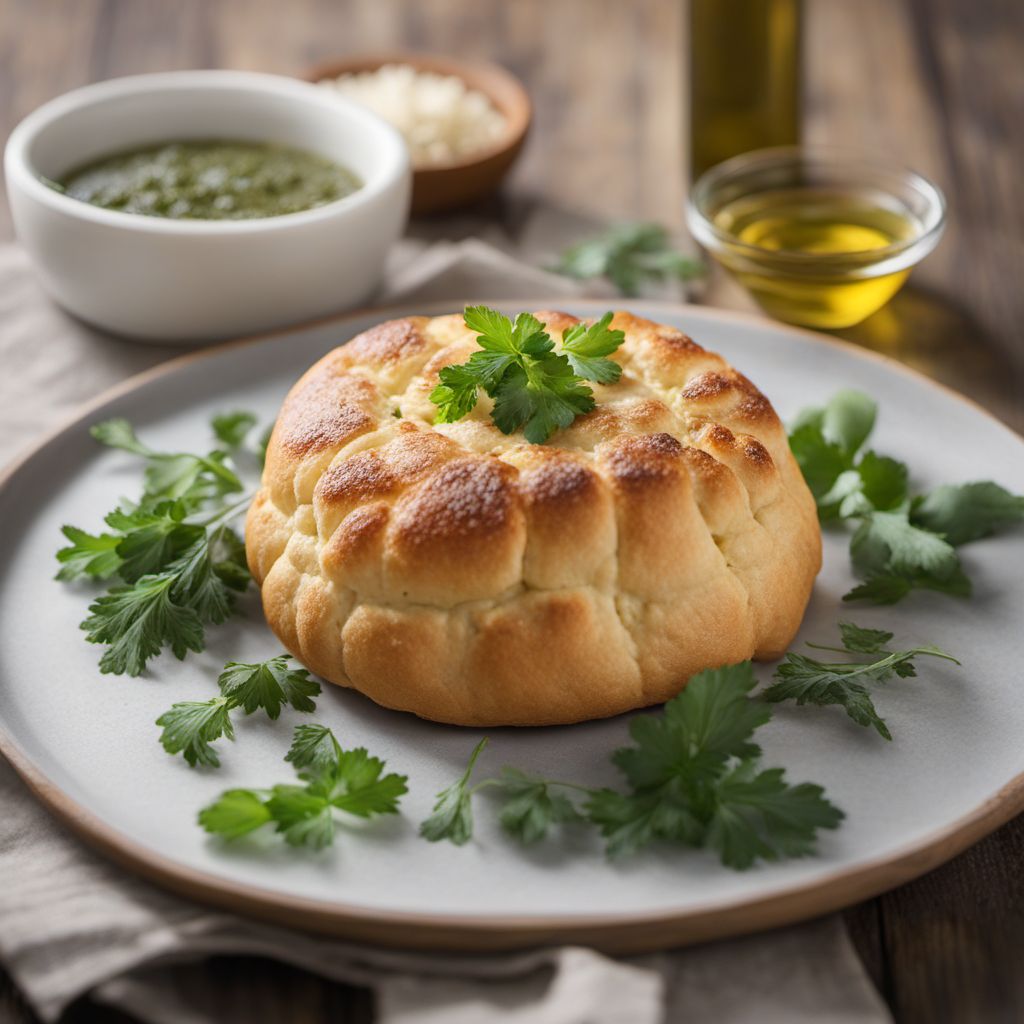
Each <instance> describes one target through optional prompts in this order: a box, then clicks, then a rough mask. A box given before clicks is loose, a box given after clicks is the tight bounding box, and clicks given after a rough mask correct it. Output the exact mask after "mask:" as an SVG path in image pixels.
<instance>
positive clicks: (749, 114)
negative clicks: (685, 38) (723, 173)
mask: <svg viewBox="0 0 1024 1024" xmlns="http://www.w3.org/2000/svg"><path fill="white" fill-rule="evenodd" d="M802 14H803V11H802V0H690V89H689V97H690V171H691V176H692V177H691V180H694V181H695V180H696V179H697V178H698V177H699V176H700V175H701V174H702V173H703V172H704V171H706V170H707V169H708V168H709V167H713V166H714V165H715V164H717V163H721V161H723V160H727V159H728V158H729V157H732V156H736V155H737V154H739V153H745V152H747V151H749V150H752V149H763V148H765V147H768V146H786V145H795V144H797V143H798V142H799V141H800V106H801V103H800V88H801V86H800V79H801V75H800V58H801V34H802V33H801V22H802Z"/></svg>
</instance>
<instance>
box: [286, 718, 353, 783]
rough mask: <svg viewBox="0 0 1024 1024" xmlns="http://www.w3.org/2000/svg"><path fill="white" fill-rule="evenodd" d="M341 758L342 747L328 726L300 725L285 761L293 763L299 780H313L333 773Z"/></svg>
mask: <svg viewBox="0 0 1024 1024" xmlns="http://www.w3.org/2000/svg"><path fill="white" fill-rule="evenodd" d="M340 758H341V747H340V746H339V745H338V741H337V740H336V739H335V738H334V733H333V732H331V730H330V729H328V728H327V726H326V725H298V726H296V727H295V735H294V737H293V739H292V745H291V747H290V748H289V750H288V753H287V754H286V755H285V760H286V761H290V762H291V763H292V767H293V768H294V769H295V770H296V772H298V774H299V778H302V779H307V780H312V779H315V778H318V777H319V776H321V775H323V774H324V773H325V772H333V771H335V769H336V768H337V766H338V761H339V760H340Z"/></svg>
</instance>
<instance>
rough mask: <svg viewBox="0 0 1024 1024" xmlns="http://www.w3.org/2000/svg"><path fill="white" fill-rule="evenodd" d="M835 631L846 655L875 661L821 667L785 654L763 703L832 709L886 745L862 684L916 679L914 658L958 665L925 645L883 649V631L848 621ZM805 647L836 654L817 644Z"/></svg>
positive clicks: (885, 641)
mask: <svg viewBox="0 0 1024 1024" xmlns="http://www.w3.org/2000/svg"><path fill="white" fill-rule="evenodd" d="M839 628H840V635H841V637H842V642H843V648H844V649H845V650H846V651H849V652H850V653H855V654H874V655H877V656H878V657H877V658H876V659H875V660H874V661H848V662H824V661H819V660H817V659H815V658H811V657H808V656H807V655H804V654H796V653H794V652H792V651H790V652H789V653H787V654H786V657H785V659H784V660H783V662H782V664H780V665H779V666H778V668H777V669H776V670H775V674H774V676H773V677H772V678H773V679H774V680H775V682H774V683H773V684H772V685H771V686H769V687H768V689H767V690H765V692H764V694H763V696H764V699H765V700H766V701H768V702H769V703H773V704H774V703H779V702H780V701H784V700H793V701H795V702H796V703H797V704H798V705H803V704H817V705H819V706H827V705H830V704H835V705H838V706H840V707H842V708H843V709H844V710H845V711H846V713H847V715H848V716H849V717H850V718H851V719H853V721H855V722H856V723H857V724H858V725H863V726H869V727H872V728H874V730H875V731H876V732H877V733H878V734H879V735H880V736H881V737H882V738H883V739H887V740H891V739H892V733H891V732H890V731H889V728H888V726H887V725H886V724H885V722H884V720H883V719H882V718H881V716H880V715H879V714H878V712H877V711H876V710H875V705H874V702H873V701H872V699H871V693H870V691H869V690H868V685H869V684H876V683H884V682H886V681H887V680H889V679H891V678H892V677H893V676H894V675H896V676H900V677H902V678H906V677H908V676H913V675H916V674H917V670H916V667H915V665H914V659H915V658H917V657H918V656H920V655H928V656H930V657H935V658H944V659H946V660H947V661H952V662H953V663H954V664H957V665H959V664H960V663H959V662H958V661H957V660H956V658H954V657H952V655H949V654H946V652H945V651H942V650H940V649H939V648H938V647H933V646H931V645H928V644H926V645H922V646H918V647H913V648H911V649H909V650H905V651H890V650H887V649H886V644H888V643H889V642H890V641H891V640H892V638H893V635H892V633H889V632H886V631H884V630H879V629H864V628H862V627H860V626H857V625H856V624H854V623H852V622H843V623H840V627H839ZM809 646H811V647H816V648H817V649H818V650H838V648H831V647H822V646H821V645H820V644H810V645H809Z"/></svg>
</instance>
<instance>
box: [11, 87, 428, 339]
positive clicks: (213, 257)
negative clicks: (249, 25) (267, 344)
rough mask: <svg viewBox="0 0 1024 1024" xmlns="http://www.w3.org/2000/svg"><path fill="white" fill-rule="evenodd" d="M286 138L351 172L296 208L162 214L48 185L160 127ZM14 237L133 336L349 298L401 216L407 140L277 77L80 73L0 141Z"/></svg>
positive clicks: (270, 317) (203, 332)
mask: <svg viewBox="0 0 1024 1024" xmlns="http://www.w3.org/2000/svg"><path fill="white" fill-rule="evenodd" d="M200 138H219V139H247V140H253V141H260V142H276V143H281V144H285V145H291V146H296V147H299V148H302V149H307V150H311V151H314V152H317V153H320V154H322V155H323V156H326V157H328V158H330V159H333V160H336V161H337V162H339V163H341V164H343V165H344V166H346V167H348V168H349V169H350V170H352V171H354V172H355V173H356V175H358V177H359V178H360V179H361V180H362V182H363V185H362V188H360V189H359V190H358V191H356V192H354V193H353V194H352V195H350V196H347V197H345V198H344V199H339V200H337V201H336V202H333V203H328V204H326V205H324V206H320V207H317V208H315V209H312V210H306V211H304V212H302V213H290V214H285V215H283V216H280V217H266V218H260V219H253V220H237V221H230V220H228V221H202V220H169V219H164V218H160V217H147V216H142V215H139V214H132V213H121V212H118V211H115V210H105V209H102V208H101V207H97V206H92V205H91V204H89V203H85V202H82V201H80V200H77V199H71V198H69V197H68V196H65V195H62V194H61V193H59V192H57V191H55V190H54V189H52V188H50V187H48V186H47V185H45V184H44V183H43V182H42V181H41V180H40V176H41V175H42V176H45V177H47V178H50V179H53V180H59V179H60V178H61V176H62V175H64V174H66V173H67V172H68V171H70V170H73V169H74V168H75V167H78V166H81V165H82V164H84V163H88V162H89V161H91V160H94V159H98V158H100V157H103V156H107V155H108V154H111V153H116V152H118V151H124V150H128V149H134V148H137V147H143V146H146V145H151V144H155V143H160V142H166V141H170V140H175V139H178V140H190V139H200ZM4 170H5V173H6V176H7V190H8V196H9V199H10V204H11V212H12V214H13V217H14V227H15V231H16V233H17V236H18V239H19V241H20V242H21V244H22V245H24V247H25V248H26V249H27V250H28V253H29V255H30V256H31V257H32V260H33V262H34V263H35V265H36V269H37V270H38V272H39V276H40V278H41V279H42V282H43V285H44V286H45V287H46V289H47V290H48V291H49V293H50V294H51V295H52V296H53V298H54V299H56V301H57V302H59V303H60V304H61V305H62V306H64V307H65V308H66V309H68V310H69V311H70V312H72V313H74V314H75V315H76V316H79V317H81V318H82V319H83V320H86V321H88V322H90V323H93V324H96V325H98V326H100V327H103V328H106V329H107V330H110V331H114V332H115V333H117V334H124V335H129V336H131V337H135V338H140V339H145V340H154V341H155V340H172V341H198V340H206V339H211V338H222V337H226V336H229V335H235V334H244V333H248V332H253V331H258V330H265V329H269V328H272V327H278V326H281V325H283V324H287V323H294V322H296V321H299V320H304V319H309V318H312V317H316V316H322V315H324V314H327V313H332V312H335V311H337V310H342V309H347V308H351V307H352V306H354V305H357V304H358V303H360V302H362V301H364V300H365V299H366V298H367V297H368V296H369V295H370V293H371V292H372V291H373V289H374V286H375V285H376V284H377V282H378V280H379V279H380V276H381V272H382V270H383V266H384V260H385V258H386V256H387V252H388V249H389V248H390V246H391V245H392V244H393V243H394V242H395V240H396V239H397V238H398V237H399V235H400V234H401V233H402V229H403V228H404V226H405V222H406V219H407V216H408V206H409V189H410V181H411V173H410V168H409V158H408V155H407V152H406V148H405V144H404V143H403V142H402V140H401V138H400V137H399V135H398V133H397V132H396V131H395V130H394V129H393V128H391V126H390V125H388V124H386V123H385V122H384V121H383V120H382V119H381V118H379V117H377V116H375V115H374V114H371V113H369V112H368V111H366V110H364V109H363V108H361V107H359V106H357V105H356V104H353V103H348V102H341V100H340V98H339V97H337V96H333V95H331V96H327V95H325V94H324V91H323V90H322V89H318V88H317V87H316V86H314V85H308V84H306V83H304V82H298V81H295V80H293V79H290V78H282V77H278V76H276V75H263V74H253V73H250V72H242V71H175V72H169V73H167V74H155V75H137V76H133V77H131V78H118V79H114V80H112V81H109V82H101V83H99V84H98V85H90V86H86V87H85V88H83V89H76V90H75V91H74V92H70V93H67V94H66V95H64V96H60V97H58V98H57V99H55V100H51V101H50V102H49V103H46V104H44V105H43V106H42V107H40V108H39V109H38V110H36V111H34V112H33V113H31V114H29V116H28V117H26V118H25V120H24V121H22V122H21V124H19V125H18V127H17V128H15V129H14V131H13V132H12V133H11V137H10V139H9V140H8V142H7V149H6V152H5V154H4Z"/></svg>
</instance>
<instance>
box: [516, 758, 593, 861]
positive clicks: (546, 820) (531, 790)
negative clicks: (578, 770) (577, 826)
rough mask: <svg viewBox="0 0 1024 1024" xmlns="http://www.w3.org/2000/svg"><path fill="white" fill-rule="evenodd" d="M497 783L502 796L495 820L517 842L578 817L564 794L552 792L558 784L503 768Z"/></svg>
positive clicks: (531, 839)
mask: <svg viewBox="0 0 1024 1024" xmlns="http://www.w3.org/2000/svg"><path fill="white" fill-rule="evenodd" d="M499 784H500V786H501V789H502V792H503V795H504V796H505V798H506V799H505V803H504V805H503V806H502V808H501V814H500V816H499V820H500V821H501V825H502V827H503V828H504V829H505V831H506V832H508V834H509V835H512V836H515V837H516V838H517V839H518V840H519V841H520V842H521V843H525V844H530V843H536V842H538V841H539V840H541V839H543V838H544V837H545V836H546V835H547V834H548V832H549V830H550V829H551V826H552V825H554V824H561V823H563V822H570V821H581V820H582V816H581V815H580V813H579V811H578V810H577V809H576V805H575V804H574V803H573V802H572V801H571V800H570V799H569V798H568V797H567V796H566V795H565V794H564V793H559V792H557V790H556V791H554V792H552V787H553V786H557V785H559V784H558V783H555V782H551V781H550V780H547V779H538V778H533V777H532V776H529V775H526V774H525V773H524V772H521V771H519V770H518V769H517V768H509V767H505V768H503V769H502V770H501V777H500V779H499Z"/></svg>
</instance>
